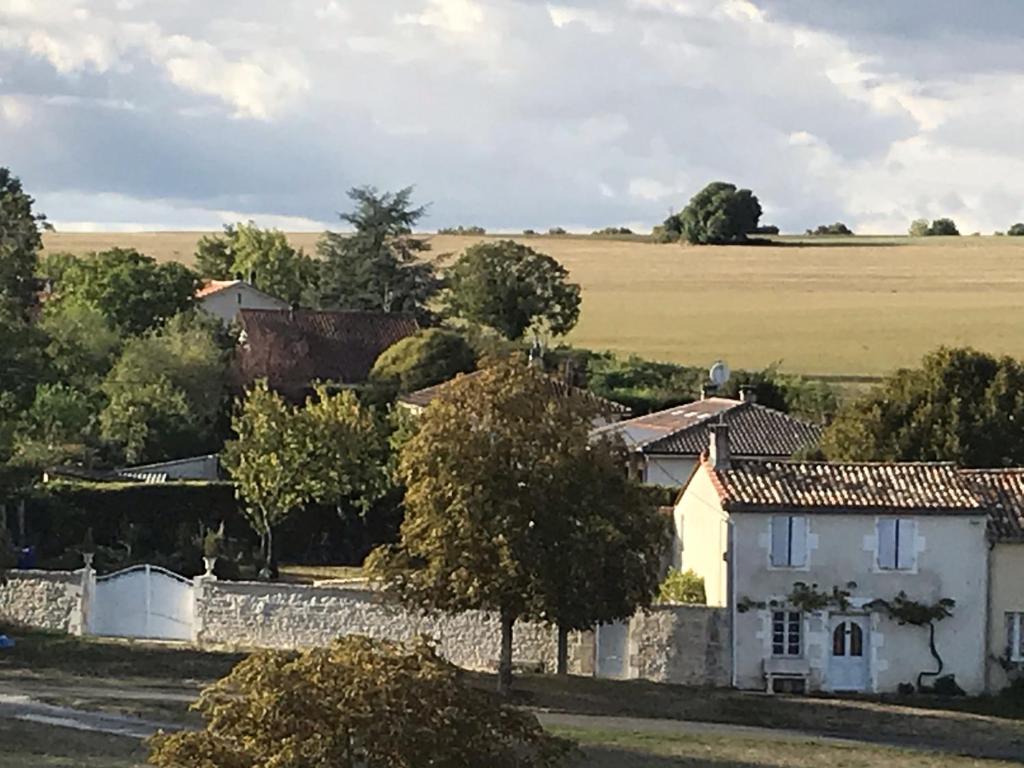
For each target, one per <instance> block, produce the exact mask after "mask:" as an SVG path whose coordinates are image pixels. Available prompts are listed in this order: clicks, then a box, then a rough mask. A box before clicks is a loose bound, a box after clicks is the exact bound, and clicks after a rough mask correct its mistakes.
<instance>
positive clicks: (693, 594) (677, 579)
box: [658, 568, 707, 605]
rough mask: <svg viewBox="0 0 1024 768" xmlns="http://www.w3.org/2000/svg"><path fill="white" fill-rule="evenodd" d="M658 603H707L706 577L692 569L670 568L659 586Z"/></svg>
mask: <svg viewBox="0 0 1024 768" xmlns="http://www.w3.org/2000/svg"><path fill="white" fill-rule="evenodd" d="M658 603H659V604H661V605H705V604H706V603H707V596H706V595H705V593H704V578H703V577H702V576H698V575H697V574H696V573H694V572H693V571H692V570H688V571H680V570H679V569H678V568H670V569H669V571H668V576H666V577H665V580H664V581H663V582H661V587H659V588H658Z"/></svg>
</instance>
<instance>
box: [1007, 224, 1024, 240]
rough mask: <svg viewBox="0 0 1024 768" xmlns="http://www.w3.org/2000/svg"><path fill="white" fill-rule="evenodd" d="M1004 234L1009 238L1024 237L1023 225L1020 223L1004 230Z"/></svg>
mask: <svg viewBox="0 0 1024 768" xmlns="http://www.w3.org/2000/svg"><path fill="white" fill-rule="evenodd" d="M1006 234H1008V235H1010V236H1011V237H1022V236H1024V224H1022V223H1021V222H1017V223H1016V224H1014V225H1013V226H1012V227H1010V228H1009V229H1008V230H1006Z"/></svg>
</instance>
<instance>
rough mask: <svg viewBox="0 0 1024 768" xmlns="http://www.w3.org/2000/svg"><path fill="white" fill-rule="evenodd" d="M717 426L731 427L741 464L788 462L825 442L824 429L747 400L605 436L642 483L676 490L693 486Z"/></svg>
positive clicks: (657, 416) (720, 402) (690, 409)
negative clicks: (621, 446) (625, 453)
mask: <svg viewBox="0 0 1024 768" xmlns="http://www.w3.org/2000/svg"><path fill="white" fill-rule="evenodd" d="M719 423H720V424H728V425H729V427H730V429H731V435H732V443H733V452H734V455H736V456H737V457H742V458H751V459H786V458H789V457H791V456H792V455H793V454H794V453H796V452H797V451H800V450H802V449H806V448H814V447H816V446H817V444H818V441H819V440H820V439H821V427H819V426H817V425H816V424H811V423H809V422H806V421H803V420H801V419H797V418H795V417H793V416H790V415H789V414H786V413H782V412H781V411H776V410H775V409H773V408H767V407H765V406H763V405H759V404H757V403H756V402H754V401H753V400H752V399H751V396H750V395H748V394H744V395H743V399H741V400H731V399H729V398H724V397H708V398H705V399H703V400H697V401H696V402H693V403H687V404H686V405H679V406H676V407H674V408H667V409H665V410H663V411H658V412H657V413H649V414H647V415H646V416H637V417H636V418H633V419H627V420H625V421H619V422H618V423H616V424H613V425H610V426H607V427H605V428H604V430H603V432H605V433H607V432H614V433H616V434H618V435H620V436H621V437H622V439H623V440H624V441H625V443H626V446H627V448H628V449H629V451H630V456H631V459H630V471H631V473H632V474H633V476H634V477H636V478H637V479H638V480H640V481H641V482H645V483H650V484H651V485H662V486H666V487H669V488H678V487H681V486H682V485H684V484H685V483H686V481H687V480H689V478H690V475H691V474H692V473H693V471H694V469H695V468H696V466H697V463H698V460H699V457H700V454H701V452H702V451H703V450H705V449H706V448H707V445H708V438H709V435H710V429H711V427H712V425H713V424H719Z"/></svg>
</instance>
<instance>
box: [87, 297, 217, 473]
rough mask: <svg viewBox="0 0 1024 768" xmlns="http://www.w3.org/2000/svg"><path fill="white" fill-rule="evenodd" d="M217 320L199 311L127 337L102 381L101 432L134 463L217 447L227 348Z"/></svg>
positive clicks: (185, 454)
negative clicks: (161, 326) (219, 332)
mask: <svg viewBox="0 0 1024 768" xmlns="http://www.w3.org/2000/svg"><path fill="white" fill-rule="evenodd" d="M218 331H219V328H218V327H217V325H216V321H215V320H213V319H211V318H206V317H204V316H200V315H197V314H183V315H178V316H177V317H174V318H173V319H172V320H171V321H170V322H168V323H167V325H166V326H165V327H163V328H161V329H159V330H156V331H152V332H150V333H148V334H146V335H144V336H140V337H137V338H134V339H130V340H129V341H128V342H127V343H126V344H125V346H124V349H123V351H122V352H121V355H120V357H119V358H118V359H117V362H116V363H115V364H114V366H113V368H112V369H111V371H110V373H109V374H108V375H107V377H106V378H105V379H104V381H103V385H102V389H103V392H104V394H105V395H106V396H107V400H108V402H107V406H106V407H105V408H104V410H103V412H102V413H101V414H100V429H101V435H102V437H103V438H104V439H105V440H107V441H109V442H110V443H112V444H113V445H115V446H117V447H118V448H119V450H122V451H123V452H124V456H125V458H126V459H127V461H128V462H130V463H138V462H142V461H157V460H161V459H168V458H180V457H182V456H188V455H194V454H196V453H203V452H205V451H209V450H211V449H213V450H215V449H216V448H217V447H219V443H220V439H219V438H220V435H221V433H222V431H223V427H224V424H223V419H224V409H225V405H226V396H227V354H226V352H225V350H224V349H223V348H222V347H221V345H220V344H219V341H218V338H219V337H218Z"/></svg>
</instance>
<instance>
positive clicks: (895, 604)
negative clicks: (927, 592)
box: [873, 590, 956, 627]
mask: <svg viewBox="0 0 1024 768" xmlns="http://www.w3.org/2000/svg"><path fill="white" fill-rule="evenodd" d="M873 605H874V606H875V607H878V608H883V609H884V610H885V612H886V613H888V614H889V616H890V618H892V619H893V620H895V621H897V622H899V623H900V624H911V625H913V626H915V627H924V626H927V625H929V624H931V623H932V622H935V621H942V620H943V619H947V618H949V617H950V616H952V615H953V608H955V607H956V601H955V600H953V599H951V598H948V597H943V598H941V599H940V600H938V601H936V602H934V603H921V602H918V601H916V600H911V599H910V598H909V597H907V593H906V592H904V591H903V590H900V592H899V594H898V595H896V597H894V598H893V599H892V600H876V601H874V603H873Z"/></svg>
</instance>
